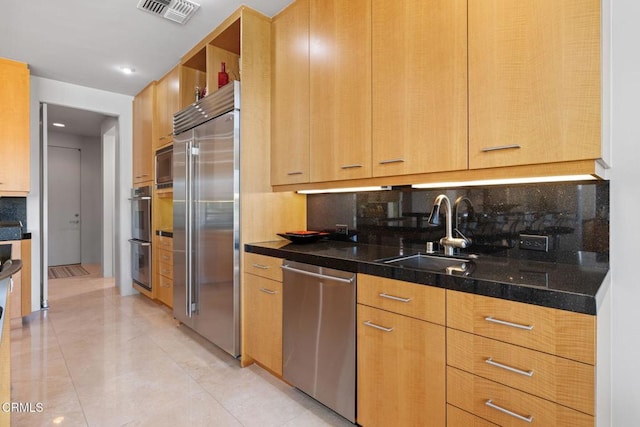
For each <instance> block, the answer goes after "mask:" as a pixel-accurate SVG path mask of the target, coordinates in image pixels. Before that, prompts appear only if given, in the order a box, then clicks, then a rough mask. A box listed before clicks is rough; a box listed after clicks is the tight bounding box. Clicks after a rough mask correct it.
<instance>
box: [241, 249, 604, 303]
mask: <svg viewBox="0 0 640 427" xmlns="http://www.w3.org/2000/svg"><path fill="white" fill-rule="evenodd" d="M245 251H247V252H252V253H256V254H262V255H267V256H273V257H277V258H284V259H288V260H292V261H299V262H304V263H308V264H314V265H319V266H323V267H330V268H335V269H339V270H345V271H351V272H354V273H364V274H370V275H374V276H381V277H387V278H390V279H397V280H404V281H407V282H413V283H421V284H425V285H431V286H437V287H441V288H445V289H451V290H456V291H462V292H469V293H474V294H478V295H485V296H490V297H496V298H502V299H507V300H511V301H518V302H524V303H528V304H535V305H540V306H544V307H550V308H558V309H561V310H568V311H573V312H577V313H584V314H590V315H595V314H597V311H598V307H599V305H600V301H601V299H602V298H603V296H604V294H605V293H606V289H607V287H608V280H605V278H606V277H607V274H608V271H609V267H608V263H606V262H600V261H599V260H598V258H597V257H596V256H595V254H594V253H580V254H576V256H575V257H574V258H575V259H573V260H572V262H568V263H554V262H542V261H531V260H525V259H518V258H509V257H500V256H491V255H478V257H477V258H474V259H472V260H471V262H470V263H468V265H470V267H469V268H467V270H466V271H465V272H451V273H449V274H446V273H444V272H442V273H435V272H429V271H425V270H418V269H413V268H408V267H401V266H395V265H389V264H385V263H384V262H383V261H380V260H384V259H387V258H392V257H397V256H400V255H412V254H414V253H417V252H418V251H416V250H412V249H407V248H404V249H401V248H399V247H393V246H381V245H370V244H362V243H353V242H339V241H329V240H321V241H319V242H316V243H307V244H293V243H290V242H289V241H286V240H278V241H271V242H261V243H250V244H246V245H245Z"/></svg>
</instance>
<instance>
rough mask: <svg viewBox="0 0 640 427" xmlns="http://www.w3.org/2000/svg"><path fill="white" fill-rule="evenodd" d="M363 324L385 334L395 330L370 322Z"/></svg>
mask: <svg viewBox="0 0 640 427" xmlns="http://www.w3.org/2000/svg"><path fill="white" fill-rule="evenodd" d="M363 323H364V324H365V326H371V327H372V328H376V329H379V330H381V331H384V332H391V331H393V328H385V327H384V326H380V325H376V324H375V323H372V322H371V321H369V320H367V321H366V322H363Z"/></svg>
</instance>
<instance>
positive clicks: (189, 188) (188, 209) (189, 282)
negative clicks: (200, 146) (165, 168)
mask: <svg viewBox="0 0 640 427" xmlns="http://www.w3.org/2000/svg"><path fill="white" fill-rule="evenodd" d="M192 148H193V141H189V142H188V143H187V149H186V154H185V157H186V159H185V160H186V162H185V168H186V186H185V210H184V211H185V225H186V227H185V236H186V242H185V243H186V245H185V251H184V253H185V272H186V276H187V277H186V286H185V287H184V289H185V294H186V295H185V301H186V307H185V312H186V315H187V317H189V318H191V317H193V310H192V308H193V304H192V302H191V299H192V297H193V292H192V289H193V266H192V265H191V262H192V257H191V252H192V249H193V231H192V230H193V227H192V220H193V218H192V206H191V202H192V198H193V194H192V192H193V156H192V155H191V154H192Z"/></svg>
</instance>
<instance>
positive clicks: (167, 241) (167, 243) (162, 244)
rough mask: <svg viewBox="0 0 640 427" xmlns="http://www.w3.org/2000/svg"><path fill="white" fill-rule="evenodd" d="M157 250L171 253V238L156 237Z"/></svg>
mask: <svg viewBox="0 0 640 427" xmlns="http://www.w3.org/2000/svg"><path fill="white" fill-rule="evenodd" d="M158 249H166V250H168V251H173V238H172V237H167V236H158Z"/></svg>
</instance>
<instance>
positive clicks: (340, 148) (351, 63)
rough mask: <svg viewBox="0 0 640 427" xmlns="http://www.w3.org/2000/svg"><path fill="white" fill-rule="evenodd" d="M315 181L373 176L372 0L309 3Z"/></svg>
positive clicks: (312, 157) (323, 0) (312, 152)
mask: <svg viewBox="0 0 640 427" xmlns="http://www.w3.org/2000/svg"><path fill="white" fill-rule="evenodd" d="M310 4H311V8H310V24H309V36H310V46H309V48H310V51H309V55H310V57H309V64H310V99H311V102H310V114H311V122H310V135H311V136H310V138H311V142H310V144H311V181H312V182H320V181H334V180H344V179H356V178H367V177H370V176H371V0H350V1H339V0H311V3H310Z"/></svg>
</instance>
